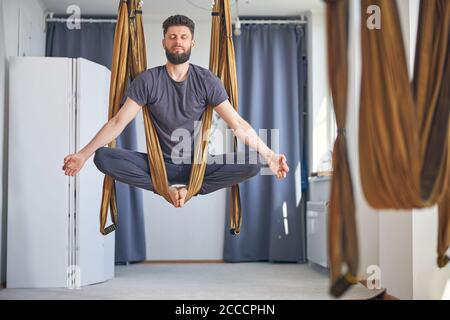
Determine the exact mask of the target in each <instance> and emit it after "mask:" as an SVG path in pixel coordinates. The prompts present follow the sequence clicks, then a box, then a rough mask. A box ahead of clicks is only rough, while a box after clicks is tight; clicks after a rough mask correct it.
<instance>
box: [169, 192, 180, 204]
mask: <svg viewBox="0 0 450 320" xmlns="http://www.w3.org/2000/svg"><path fill="white" fill-rule="evenodd" d="M169 195H170V200H172V204H173V205H174V206H175V208H178V201H179V198H180V195H179V193H178V189H177V188H175V187H169Z"/></svg>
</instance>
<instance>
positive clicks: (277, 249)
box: [224, 24, 307, 263]
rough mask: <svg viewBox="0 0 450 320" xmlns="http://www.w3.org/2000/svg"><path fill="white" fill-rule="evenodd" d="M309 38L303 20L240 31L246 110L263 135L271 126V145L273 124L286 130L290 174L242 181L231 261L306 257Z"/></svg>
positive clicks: (228, 246)
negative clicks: (239, 216) (238, 223)
mask: <svg viewBox="0 0 450 320" xmlns="http://www.w3.org/2000/svg"><path fill="white" fill-rule="evenodd" d="M305 35H306V32H305V26H303V25H292V24H263V25H261V24H257V25H256V24H255V25H243V26H242V27H241V35H240V36H234V44H235V51H236V64H237V74H238V88H239V113H240V114H241V115H242V116H243V118H244V119H246V120H247V121H248V122H249V123H250V124H251V125H252V126H253V127H254V128H255V130H256V132H259V131H258V130H259V129H268V139H267V140H268V141H267V142H268V145H269V147H270V136H271V135H270V129H279V142H280V143H279V152H280V153H284V154H285V155H286V157H287V160H288V165H289V167H290V172H289V173H288V176H287V178H286V179H284V180H278V179H276V178H275V177H274V176H271V175H269V176H267V175H266V176H264V175H258V176H255V177H254V178H252V179H250V180H247V181H245V182H244V183H241V184H240V186H241V202H242V210H243V211H242V212H243V222H242V229H241V233H240V234H239V235H238V236H232V235H230V234H229V232H227V230H228V225H226V226H225V230H226V232H225V245H224V260H225V261H226V262H243V261H271V262H297V263H305V262H306V219H305V216H306V215H305V212H306V210H305V198H306V196H305V191H306V190H305V189H306V186H307V180H306V179H307V176H306V172H307V168H306V161H305V159H306V158H307V155H306V154H305V152H304V150H306V144H305V143H304V141H306V136H305V133H306V124H307V122H306V121H305V119H306V111H307V104H306V92H307V90H306V79H307V74H306V72H307V61H306V38H305ZM272 148H273V146H272ZM296 171H297V181H296V178H295V176H296ZM299 173H302V174H301V175H300V176H301V177H302V178H301V179H300V180H298V176H299ZM296 184H297V186H296ZM299 189H303V197H302V200H301V201H299V197H298V191H299ZM296 190H297V195H296ZM228 195H229V190H228ZM227 203H228V201H227ZM227 210H228V207H227Z"/></svg>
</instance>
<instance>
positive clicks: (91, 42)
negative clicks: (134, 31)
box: [46, 22, 146, 263]
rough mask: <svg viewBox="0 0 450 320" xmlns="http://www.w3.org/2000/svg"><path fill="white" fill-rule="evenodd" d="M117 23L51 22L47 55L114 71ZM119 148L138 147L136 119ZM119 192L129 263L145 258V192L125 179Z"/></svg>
mask: <svg viewBox="0 0 450 320" xmlns="http://www.w3.org/2000/svg"><path fill="white" fill-rule="evenodd" d="M115 26H116V24H115V23H81V28H80V29H73V30H70V29H69V28H67V26H66V23H64V22H48V23H47V41H46V56H48V57H68V58H79V57H82V58H85V59H88V60H90V61H93V62H96V63H98V64H101V65H104V66H105V67H107V68H108V69H110V70H111V61H112V53H113V44H114V32H115ZM98 129H100V128H98ZM117 147H118V148H124V149H130V150H137V140H136V123H135V120H133V121H132V122H131V123H130V124H129V125H128V126H127V127H126V128H125V130H124V131H123V132H122V134H121V135H120V136H119V137H118V138H117ZM99 188H101V186H99ZM116 191H117V198H118V199H117V206H118V209H119V212H120V213H121V215H120V223H119V226H118V228H117V230H116V232H115V237H116V251H115V261H116V263H128V262H137V261H142V260H145V256H146V246H145V229H144V211H143V200H142V191H141V190H140V189H138V188H136V187H133V186H129V185H127V184H123V183H121V182H116Z"/></svg>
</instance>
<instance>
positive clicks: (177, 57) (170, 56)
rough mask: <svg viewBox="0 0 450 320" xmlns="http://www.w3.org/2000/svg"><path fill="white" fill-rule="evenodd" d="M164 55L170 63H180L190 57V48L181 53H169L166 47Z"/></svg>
mask: <svg viewBox="0 0 450 320" xmlns="http://www.w3.org/2000/svg"><path fill="white" fill-rule="evenodd" d="M166 57H167V60H169V62H170V63H172V64H182V63H185V62H186V61H188V60H189V58H190V57H191V49H189V50H188V51H186V52H183V53H171V52H170V51H169V50H167V49H166Z"/></svg>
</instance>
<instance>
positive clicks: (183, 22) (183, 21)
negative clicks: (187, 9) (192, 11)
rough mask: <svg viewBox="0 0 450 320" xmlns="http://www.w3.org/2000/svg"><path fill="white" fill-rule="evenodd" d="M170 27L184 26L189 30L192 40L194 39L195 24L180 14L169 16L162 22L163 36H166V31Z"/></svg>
mask: <svg viewBox="0 0 450 320" xmlns="http://www.w3.org/2000/svg"><path fill="white" fill-rule="evenodd" d="M171 26H185V27H188V28H189V30H191V34H192V38H194V29H195V23H194V21H192V20H191V19H189V18H188V17H186V16H183V15H181V14H177V15H175V16H170V17H168V18H167V19H166V21H164V22H163V30H164V32H163V35H164V36H166V33H167V30H168V29H169V27H171Z"/></svg>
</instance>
